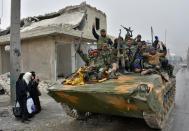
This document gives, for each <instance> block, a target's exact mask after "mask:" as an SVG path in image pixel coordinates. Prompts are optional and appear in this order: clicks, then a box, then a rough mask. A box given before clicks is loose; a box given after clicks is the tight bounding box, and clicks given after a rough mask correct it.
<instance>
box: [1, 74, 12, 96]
mask: <svg viewBox="0 0 189 131" xmlns="http://www.w3.org/2000/svg"><path fill="white" fill-rule="evenodd" d="M1 94H7V95H9V94H10V72H8V73H5V74H2V75H0V95H1Z"/></svg>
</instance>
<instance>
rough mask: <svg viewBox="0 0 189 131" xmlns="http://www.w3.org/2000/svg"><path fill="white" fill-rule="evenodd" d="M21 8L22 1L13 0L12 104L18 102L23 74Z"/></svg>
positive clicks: (11, 29) (11, 30)
mask: <svg viewBox="0 0 189 131" xmlns="http://www.w3.org/2000/svg"><path fill="white" fill-rule="evenodd" d="M20 8H21V0H11V28H10V68H11V69H10V73H11V74H10V88H11V89H10V90H11V104H14V103H15V100H16V80H17V79H18V77H19V74H20V72H21V65H20V61H21V44H20V43H21V40H20Z"/></svg>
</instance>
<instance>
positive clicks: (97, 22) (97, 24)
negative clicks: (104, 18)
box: [95, 18, 100, 30]
mask: <svg viewBox="0 0 189 131" xmlns="http://www.w3.org/2000/svg"><path fill="white" fill-rule="evenodd" d="M95 21H96V30H99V29H100V19H99V18H96V20H95Z"/></svg>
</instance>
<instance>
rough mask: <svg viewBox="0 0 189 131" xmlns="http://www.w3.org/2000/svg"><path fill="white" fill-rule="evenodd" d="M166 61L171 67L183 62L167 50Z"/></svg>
mask: <svg viewBox="0 0 189 131" xmlns="http://www.w3.org/2000/svg"><path fill="white" fill-rule="evenodd" d="M167 59H168V60H169V63H170V64H172V65H178V64H180V63H181V62H183V59H182V57H181V56H178V55H176V54H174V53H171V52H170V50H169V49H168V52H167Z"/></svg>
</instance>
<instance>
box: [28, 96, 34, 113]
mask: <svg viewBox="0 0 189 131" xmlns="http://www.w3.org/2000/svg"><path fill="white" fill-rule="evenodd" d="M27 110H28V113H29V114H32V113H34V112H35V110H36V109H35V105H34V102H33V99H32V98H31V97H29V98H28V99H27Z"/></svg>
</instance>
